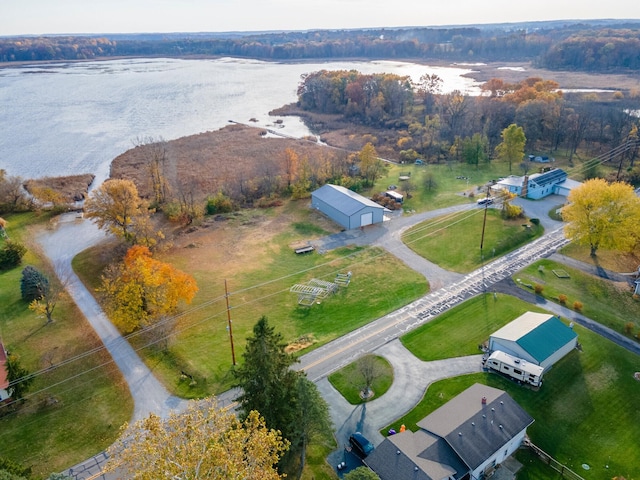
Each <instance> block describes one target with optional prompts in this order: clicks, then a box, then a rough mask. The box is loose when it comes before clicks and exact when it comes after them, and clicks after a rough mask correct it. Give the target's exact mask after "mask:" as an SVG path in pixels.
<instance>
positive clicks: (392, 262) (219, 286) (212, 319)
mask: <svg viewBox="0 0 640 480" xmlns="http://www.w3.org/2000/svg"><path fill="white" fill-rule="evenodd" d="M309 228H310V227H308V226H304V225H303V226H300V225H299V224H293V225H290V226H289V227H288V229H287V231H286V232H284V233H282V234H281V235H279V236H278V237H276V238H275V239H274V240H271V241H270V244H269V248H268V249H267V250H266V251H265V252H264V253H262V254H260V255H258V254H257V253H256V256H255V257H254V258H249V259H248V260H242V259H241V260H239V262H243V261H246V262H249V263H247V268H246V269H243V268H240V267H239V268H238V271H237V273H236V274H235V276H234V277H232V278H229V279H228V287H229V291H230V297H229V302H230V306H231V310H230V313H231V317H232V328H233V339H234V349H235V357H236V361H237V362H240V361H242V352H243V350H244V346H245V341H246V338H247V337H248V336H249V335H250V334H251V330H252V328H253V325H254V324H255V322H257V320H258V319H259V318H260V316H261V315H266V316H267V317H268V318H269V322H270V323H271V324H272V325H274V326H275V328H276V330H277V331H278V332H280V333H281V334H282V335H283V337H284V340H285V341H286V342H287V343H291V342H295V341H297V340H299V339H301V338H310V339H312V341H313V344H312V345H311V346H310V347H307V350H305V351H308V349H309V348H316V347H318V346H320V345H322V344H325V343H327V342H329V341H331V340H333V339H335V338H337V337H339V336H341V335H344V334H345V333H347V332H350V331H352V330H354V329H356V328H358V327H360V326H362V325H365V324H366V323H368V322H370V321H372V320H374V319H377V318H379V317H381V316H384V315H385V314H387V313H389V312H391V311H393V310H395V309H397V308H399V307H401V306H403V305H406V304H407V303H409V302H411V301H412V300H414V299H416V298H418V297H420V296H422V295H424V294H425V293H426V292H427V291H428V285H427V282H426V281H425V279H424V277H422V276H421V275H419V274H417V273H416V272H414V271H413V270H411V269H409V268H408V267H406V266H405V265H404V264H403V263H402V262H400V261H399V260H397V259H396V258H395V257H393V256H392V255H390V254H388V253H386V252H384V251H383V250H381V249H378V248H350V247H348V248H341V249H337V250H334V251H331V252H327V253H324V254H322V255H321V254H318V253H313V254H310V255H295V254H293V253H292V251H291V248H290V246H289V245H290V243H291V242H292V241H293V240H295V239H297V238H304V237H303V235H302V234H301V233H300V232H299V231H300V230H301V229H302V230H304V232H305V233H306V232H307V231H308V230H309ZM198 254H200V253H199V252H198ZM202 254H204V252H203V253H202ZM180 255H183V253H182V252H176V254H175V255H174V256H172V257H169V259H168V260H167V261H170V263H172V264H174V265H176V266H177V267H178V268H183V266H182V265H181V264H180V261H181V258H180ZM95 258H96V255H95V250H90V251H87V252H83V253H82V254H81V255H80V256H79V257H77V258H76V261H75V262H74V265H75V266H76V267H80V273H81V275H82V276H83V278H85V279H87V283H90V282H91V280H90V277H93V278H95V277H96V275H95V274H93V273H92V272H95V270H94V268H96V263H95ZM240 265H242V264H240ZM348 271H351V272H352V280H351V283H350V285H349V286H348V287H344V288H341V289H340V290H339V291H338V292H337V293H336V294H335V295H332V296H330V297H328V298H326V299H322V300H320V303H319V304H314V305H313V306H311V307H301V306H298V303H297V296H296V295H295V294H293V293H290V292H289V289H290V287H291V286H292V285H294V284H297V283H304V282H307V281H309V280H311V279H312V278H317V279H321V280H326V281H331V280H333V279H334V278H335V276H336V274H337V273H346V272H348ZM189 273H191V274H192V275H194V277H195V278H196V281H197V283H198V286H199V288H200V291H199V292H198V295H197V296H196V299H195V300H194V303H193V304H192V305H191V306H189V307H188V308H187V310H186V313H185V314H183V315H181V316H180V317H179V319H178V322H177V326H176V331H177V335H175V336H174V337H172V339H171V343H170V345H169V348H168V349H167V350H163V349H160V348H156V347H153V346H150V342H151V341H150V339H149V338H144V336H142V335H134V336H132V337H131V342H132V344H133V345H134V347H136V348H137V349H139V351H140V353H141V355H142V356H143V357H144V358H145V360H146V362H147V364H148V365H149V366H150V368H151V369H152V370H153V371H154V373H155V374H156V375H158V376H159V377H160V378H161V379H162V381H163V382H164V383H165V385H167V387H168V388H169V389H170V390H171V391H173V392H174V393H176V394H178V395H180V396H182V397H186V398H195V397H202V396H205V395H209V394H212V393H219V392H223V391H225V390H227V389H228V388H229V387H230V386H231V385H232V382H233V378H232V374H231V371H232V363H231V360H232V357H231V346H230V339H229V334H228V330H227V309H226V302H225V298H224V278H221V277H220V275H219V274H218V272H217V271H215V270H212V269H209V268H204V267H203V268H201V269H199V270H198V271H190V272H189ZM88 277H89V278H88ZM391 278H393V281H390V279H391ZM181 372H185V373H188V374H189V375H191V377H192V379H188V378H185V377H184V376H183V375H181Z"/></svg>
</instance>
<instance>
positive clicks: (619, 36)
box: [0, 20, 640, 72]
mask: <svg viewBox="0 0 640 480" xmlns="http://www.w3.org/2000/svg"><path fill="white" fill-rule="evenodd" d="M141 56H142V57H144V56H172V57H183V56H234V57H247V58H257V59H267V60H280V61H283V60H304V59H318V58H334V59H335V58H364V59H377V58H394V59H407V60H409V59H410V60H418V59H432V60H436V59H439V60H447V61H457V62H471V61H473V62H478V61H483V62H487V61H531V62H533V63H534V64H535V65H536V66H538V67H542V68H548V69H555V70H580V71H589V72H632V71H637V70H640V21H635V22H634V21H626V22H623V21H615V20H610V21H591V22H590V23H579V22H534V23H522V24H506V25H485V26H463V27H441V28H433V27H431V28H428V27H412V28H377V29H358V30H316V31H290V32H266V33H259V32H258V33H238V32H231V33H199V34H163V35H160V34H129V35H123V34H114V35H107V34H105V35H100V36H45V37H32V36H25V37H2V38H0V62H3V63H6V62H33V61H53V60H87V59H100V58H110V57H141Z"/></svg>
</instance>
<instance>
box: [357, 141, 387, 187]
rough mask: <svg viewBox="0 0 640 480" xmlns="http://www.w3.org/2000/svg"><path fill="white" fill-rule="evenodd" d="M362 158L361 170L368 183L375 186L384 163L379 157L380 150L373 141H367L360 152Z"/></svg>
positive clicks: (360, 158) (359, 155)
mask: <svg viewBox="0 0 640 480" xmlns="http://www.w3.org/2000/svg"><path fill="white" fill-rule="evenodd" d="M358 159H359V160H360V172H361V174H362V176H363V177H364V179H365V181H366V183H367V185H369V186H373V184H374V183H375V182H376V179H377V178H378V177H379V176H380V175H381V174H382V171H383V170H384V164H383V163H382V160H380V159H379V158H378V152H376V148H375V147H374V146H373V144H371V143H367V144H366V145H365V146H364V147H362V150H360V152H359V153H358Z"/></svg>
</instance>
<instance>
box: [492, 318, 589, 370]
mask: <svg viewBox="0 0 640 480" xmlns="http://www.w3.org/2000/svg"><path fill="white" fill-rule="evenodd" d="M577 343H578V336H577V335H576V333H575V332H574V331H573V329H572V328H571V327H568V326H567V325H565V324H564V323H562V322H561V321H560V319H558V317H556V316H554V315H549V314H544V313H534V312H526V313H524V314H522V315H520V316H519V317H518V318H516V319H515V320H513V321H512V322H510V323H508V324H507V325H505V326H504V327H502V328H501V329H499V330H498V331H496V332H494V333H493V334H491V337H490V338H489V350H491V351H495V350H501V351H503V352H506V353H508V354H509V355H513V356H515V357H518V358H521V359H524V360H526V361H528V362H531V363H533V364H536V365H540V366H541V367H543V368H544V369H545V370H546V369H548V368H549V367H551V366H552V365H553V364H554V363H556V362H557V361H558V360H560V359H561V358H562V357H564V356H565V355H566V354H567V353H569V352H570V351H571V350H573V349H574V348H575V347H576V345H577Z"/></svg>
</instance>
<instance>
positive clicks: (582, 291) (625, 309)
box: [513, 259, 640, 340]
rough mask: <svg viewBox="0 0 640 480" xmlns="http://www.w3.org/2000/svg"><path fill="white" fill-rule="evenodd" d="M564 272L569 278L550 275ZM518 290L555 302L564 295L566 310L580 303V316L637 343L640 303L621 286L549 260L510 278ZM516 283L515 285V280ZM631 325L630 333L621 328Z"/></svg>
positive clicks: (542, 261) (541, 261) (630, 291)
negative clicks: (538, 290)
mask: <svg viewBox="0 0 640 480" xmlns="http://www.w3.org/2000/svg"><path fill="white" fill-rule="evenodd" d="M554 270H556V271H557V272H559V271H560V270H564V271H565V272H567V273H568V274H569V278H560V277H558V276H557V275H556V274H554ZM513 278H514V279H515V280H516V283H518V284H519V285H520V286H521V287H522V288H524V289H525V290H529V291H531V289H530V288H527V287H525V286H524V284H528V285H535V284H536V283H537V284H539V285H542V286H543V287H544V289H543V291H542V295H543V296H544V297H546V298H549V299H551V300H552V301H554V302H556V303H557V302H558V295H561V294H563V295H566V296H567V302H566V305H567V306H568V307H570V308H571V307H572V305H573V302H574V301H576V300H578V301H580V302H582V304H583V308H582V313H583V314H584V315H585V316H587V317H589V318H591V319H592V320H596V321H597V322H599V323H601V324H602V325H605V326H607V327H609V328H611V329H613V330H615V331H616V332H618V333H622V334H624V335H627V336H628V337H629V338H635V339H636V340H637V339H638V337H637V335H638V334H640V300H638V299H634V298H633V295H632V293H633V292H632V290H631V289H630V288H629V287H628V286H627V285H623V284H616V283H612V282H610V281H608V280H603V279H601V278H598V277H595V276H593V275H589V274H587V273H585V272H583V271H581V270H576V269H573V268H570V267H567V266H565V265H562V264H560V263H557V262H554V261H552V260H547V259H543V260H540V261H538V262H536V263H534V264H532V265H530V266H529V267H527V268H525V269H523V270H521V271H520V272H518V273H517V274H515V275H514V276H513ZM518 279H519V280H520V282H517V280H518ZM628 323H629V324H631V331H630V332H627V331H626V330H625V326H626V325H627V324H628Z"/></svg>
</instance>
